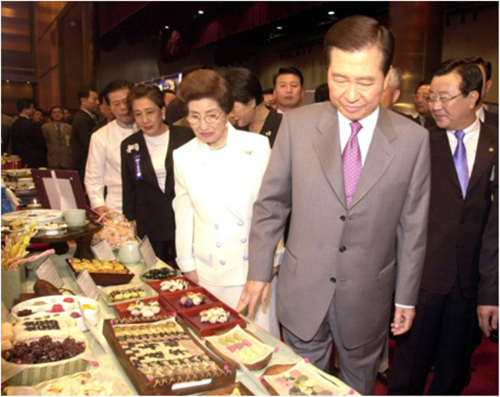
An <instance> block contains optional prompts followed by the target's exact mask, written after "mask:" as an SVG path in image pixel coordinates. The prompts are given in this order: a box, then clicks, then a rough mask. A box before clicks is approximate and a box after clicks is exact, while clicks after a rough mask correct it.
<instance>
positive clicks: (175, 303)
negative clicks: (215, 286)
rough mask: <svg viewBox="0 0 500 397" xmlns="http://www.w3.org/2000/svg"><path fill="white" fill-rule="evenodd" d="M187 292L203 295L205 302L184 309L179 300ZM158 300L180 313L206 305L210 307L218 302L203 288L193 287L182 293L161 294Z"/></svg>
mask: <svg viewBox="0 0 500 397" xmlns="http://www.w3.org/2000/svg"><path fill="white" fill-rule="evenodd" d="M188 292H201V293H202V294H203V295H205V301H204V302H203V303H202V304H201V305H198V306H191V307H186V306H184V305H183V304H182V303H181V301H180V300H181V298H182V297H183V296H184V295H186V294H187V293H188ZM160 299H161V300H163V301H165V302H166V303H167V304H168V305H169V306H172V307H173V308H174V310H176V311H178V312H180V311H181V310H189V309H195V308H198V307H205V306H207V305H211V304H212V303H216V302H219V300H218V299H217V298H216V297H215V296H213V295H212V294H211V293H210V292H208V291H207V290H206V289H205V288H203V287H195V288H191V289H185V290H182V291H176V292H167V293H165V292H164V293H161V294H160Z"/></svg>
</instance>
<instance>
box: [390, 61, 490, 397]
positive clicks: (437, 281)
mask: <svg viewBox="0 0 500 397" xmlns="http://www.w3.org/2000/svg"><path fill="white" fill-rule="evenodd" d="M482 84H483V83H482V75H481V71H480V70H479V68H478V66H477V65H475V64H473V63H470V62H467V61H464V60H457V59H456V60H451V61H447V62H444V63H443V64H441V65H439V66H438V68H437V69H436V70H435V73H434V77H433V79H432V83H431V90H430V95H429V99H428V101H429V107H430V110H431V112H432V115H433V117H434V118H435V120H436V123H437V127H435V128H433V129H431V130H430V144H431V200H430V210H429V226H428V235H427V253H426V257H425V265H424V272H423V276H422V283H421V286H420V292H419V298H418V304H417V308H416V310H417V315H416V317H415V323H414V325H413V328H412V330H411V332H410V333H409V334H408V335H407V338H401V340H400V341H399V342H398V346H397V348H396V351H395V355H394V363H393V370H392V373H391V379H390V382H389V394H394V395H401V394H410V395H421V394H422V393H423V392H424V387H425V385H426V379H427V375H428V373H429V370H430V368H431V366H432V364H434V365H435V369H434V378H433V381H432V383H431V386H430V389H429V394H434V395H459V394H461V392H462V390H463V389H464V387H465V386H466V385H467V381H468V379H469V378H468V374H469V365H470V359H471V355H472V352H473V349H474V347H475V335H476V333H477V331H478V328H477V327H478V317H479V325H480V327H481V329H482V330H483V332H484V333H485V334H486V335H487V336H488V335H489V333H490V332H491V330H492V329H497V328H498V131H497V130H496V129H495V128H493V127H490V126H487V125H485V124H483V123H481V122H480V121H479V120H478V119H477V116H476V112H475V109H476V106H477V104H478V103H479V101H480V98H481V87H482ZM476 312H477V313H476ZM405 336H406V335H405Z"/></svg>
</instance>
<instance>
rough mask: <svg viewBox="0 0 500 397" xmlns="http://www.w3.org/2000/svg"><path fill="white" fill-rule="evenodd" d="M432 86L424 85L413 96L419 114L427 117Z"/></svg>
mask: <svg viewBox="0 0 500 397" xmlns="http://www.w3.org/2000/svg"><path fill="white" fill-rule="evenodd" d="M430 87H431V86H430V85H428V84H424V85H421V86H420V87H418V89H417V92H415V95H414V96H413V104H414V105H415V110H416V111H417V113H418V114H420V115H422V116H426V115H428V114H429V106H428V105H427V97H428V96H429V90H430Z"/></svg>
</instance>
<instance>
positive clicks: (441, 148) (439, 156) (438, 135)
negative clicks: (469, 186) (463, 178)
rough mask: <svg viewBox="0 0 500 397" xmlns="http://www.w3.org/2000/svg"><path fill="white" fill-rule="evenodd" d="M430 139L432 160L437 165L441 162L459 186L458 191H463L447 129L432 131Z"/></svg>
mask: <svg viewBox="0 0 500 397" xmlns="http://www.w3.org/2000/svg"><path fill="white" fill-rule="evenodd" d="M430 139H431V142H432V145H431V161H432V162H433V163H435V164H436V165H438V164H439V166H440V167H441V169H442V170H443V171H444V173H445V174H446V176H447V177H448V178H449V179H450V181H451V182H453V184H454V185H455V187H456V188H457V192H462V188H461V187H460V181H459V180H458V176H457V170H456V168H455V163H454V162H453V155H452V153H451V149H450V142H449V140H448V136H447V135H446V131H445V130H443V129H436V130H434V131H433V132H432V133H431V136H430ZM433 167H434V165H433Z"/></svg>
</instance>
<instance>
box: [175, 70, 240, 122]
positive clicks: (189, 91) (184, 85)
mask: <svg viewBox="0 0 500 397" xmlns="http://www.w3.org/2000/svg"><path fill="white" fill-rule="evenodd" d="M204 98H209V99H213V100H215V101H216V102H217V104H218V105H219V106H220V108H221V109H222V110H223V111H224V112H225V113H226V114H229V113H231V111H232V110H233V106H234V97H233V93H232V91H231V87H230V85H229V83H228V82H227V80H226V79H225V78H224V77H223V76H222V75H221V74H219V73H218V72H216V71H214V70H208V69H200V70H196V71H194V72H191V73H190V74H189V76H187V77H186V78H185V79H182V82H181V84H180V85H179V89H178V91H177V100H178V104H179V108H180V109H181V111H182V112H183V113H184V114H185V115H186V114H188V104H189V102H191V101H196V100H199V99H204Z"/></svg>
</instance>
